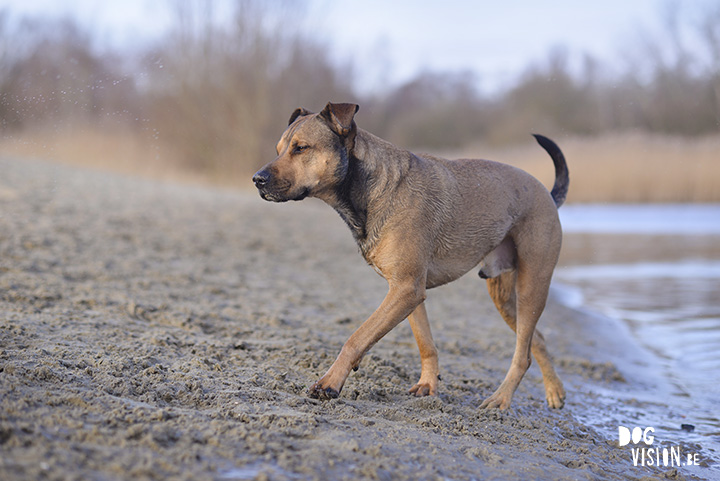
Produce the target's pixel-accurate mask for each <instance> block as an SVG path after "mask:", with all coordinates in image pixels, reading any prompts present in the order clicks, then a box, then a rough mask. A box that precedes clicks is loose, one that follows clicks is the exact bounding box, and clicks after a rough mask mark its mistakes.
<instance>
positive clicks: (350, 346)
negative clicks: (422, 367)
mask: <svg viewBox="0 0 720 481" xmlns="http://www.w3.org/2000/svg"><path fill="white" fill-rule="evenodd" d="M389 284H390V289H389V290H388V293H387V295H386V296H385V299H384V300H383V302H382V303H381V304H380V307H378V308H377V310H376V311H375V312H374V313H373V314H372V315H371V316H370V317H369V318H368V319H367V320H366V321H365V322H364V323H363V324H362V325H361V326H360V327H359V328H358V329H357V331H355V332H354V333H353V335H352V336H350V338H349V339H348V340H347V342H346V343H345V345H344V346H343V347H342V350H341V351H340V355H339V356H338V357H337V359H336V360H335V362H334V363H333V365H332V366H331V367H330V369H329V370H328V372H327V373H325V375H324V376H323V377H322V378H321V379H320V380H319V381H318V382H316V383H315V384H313V385H312V387H310V389H309V395H310V397H313V398H317V399H332V398H336V397H338V396H339V395H340V391H341V390H342V387H343V385H344V384H345V380H346V379H347V377H348V375H349V374H350V370H352V369H353V368H356V367H357V366H358V364H360V360H361V359H362V358H363V356H364V355H365V353H366V352H367V351H368V350H370V348H371V347H372V346H373V345H375V343H376V342H378V341H379V340H380V339H382V337H383V336H384V335H385V334H387V333H388V332H390V331H391V330H392V329H393V328H394V327H395V326H397V325H398V324H400V322H402V321H403V320H404V319H405V318H406V317H408V316H409V315H410V313H411V312H413V311H414V310H415V308H416V307H417V306H419V305H420V304H421V303H422V302H423V301H424V300H425V276H421V278H420V279H418V278H411V279H404V280H403V281H399V282H393V281H389Z"/></svg>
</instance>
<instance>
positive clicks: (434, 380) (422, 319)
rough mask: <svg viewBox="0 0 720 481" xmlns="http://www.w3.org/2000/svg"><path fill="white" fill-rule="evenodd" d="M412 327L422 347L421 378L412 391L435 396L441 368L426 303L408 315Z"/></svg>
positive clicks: (416, 393) (420, 347)
mask: <svg viewBox="0 0 720 481" xmlns="http://www.w3.org/2000/svg"><path fill="white" fill-rule="evenodd" d="M408 320H409V321H410V327H411V328H412V331H413V334H414V335H415V341H416V342H417V345H418V348H419V349H420V366H421V368H420V369H421V370H420V380H419V381H418V382H417V384H415V385H414V386H413V387H412V388H410V392H411V393H412V394H414V395H415V396H418V397H419V396H433V395H434V394H435V393H436V392H437V384H438V378H439V372H440V369H439V367H438V352H437V348H436V347H435V343H434V342H433V339H432V334H431V332H430V323H429V322H428V317H427V311H426V310H425V303H424V302H423V303H421V304H420V305H419V306H417V307H416V308H415V310H414V311H413V312H412V314H410V316H408Z"/></svg>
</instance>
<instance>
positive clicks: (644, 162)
mask: <svg viewBox="0 0 720 481" xmlns="http://www.w3.org/2000/svg"><path fill="white" fill-rule="evenodd" d="M556 140H557V142H558V144H559V145H560V147H561V148H562V150H563V152H564V153H565V157H566V159H567V162H568V168H569V170H570V181H571V183H570V193H569V195H568V201H570V202H720V137H704V138H681V137H663V136H659V135H649V134H637V133H635V134H624V135H611V136H601V137H594V138H566V139H563V138H558V139H556ZM451 156H452V157H480V158H489V159H493V160H498V161H501V162H506V163H509V164H512V165H515V166H517V167H520V168H522V169H524V170H526V171H528V172H530V173H531V174H532V175H534V176H536V177H537V178H538V179H540V180H541V181H542V182H543V183H544V184H545V185H547V186H550V185H552V182H553V169H552V164H550V162H549V160H548V158H547V155H546V154H545V153H544V152H543V151H542V149H541V148H540V147H539V146H538V145H536V144H535V143H534V142H532V140H530V141H529V142H528V143H527V144H526V145H523V146H520V147H515V148H508V149H501V150H498V149H491V148H488V149H485V148H483V147H482V146H474V147H472V148H469V149H465V150H462V151H459V152H454V153H452V155H451Z"/></svg>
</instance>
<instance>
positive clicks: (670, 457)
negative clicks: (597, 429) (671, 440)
mask: <svg viewBox="0 0 720 481" xmlns="http://www.w3.org/2000/svg"><path fill="white" fill-rule="evenodd" d="M654 433H655V428H652V427H647V428H645V429H643V428H640V427H634V428H632V430H630V429H629V428H626V427H625V426H618V444H619V445H620V447H622V446H627V445H628V444H630V443H631V442H632V443H633V445H634V447H632V448H631V450H630V451H631V454H632V463H633V466H657V467H671V468H677V467H681V466H697V465H699V464H700V460H699V459H698V453H687V454H685V455H683V453H682V449H681V447H680V446H670V447H669V448H661V447H652V446H653V443H654V442H655V436H654ZM640 443H642V444H644V445H645V446H644V447H641V446H638V445H639V444H640Z"/></svg>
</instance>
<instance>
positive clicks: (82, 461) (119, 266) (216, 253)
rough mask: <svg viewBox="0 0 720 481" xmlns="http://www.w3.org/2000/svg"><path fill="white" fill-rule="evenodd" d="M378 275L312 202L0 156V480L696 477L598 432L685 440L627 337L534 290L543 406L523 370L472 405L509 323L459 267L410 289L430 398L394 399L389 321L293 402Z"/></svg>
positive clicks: (401, 363)
mask: <svg viewBox="0 0 720 481" xmlns="http://www.w3.org/2000/svg"><path fill="white" fill-rule="evenodd" d="M385 292H386V283H385V281H384V280H383V279H381V278H380V277H378V276H377V275H376V274H375V273H374V272H373V270H372V269H371V268H369V267H368V266H367V265H366V264H365V263H364V261H363V260H362V258H361V256H360V255H359V254H358V252H357V248H356V246H355V244H354V242H353V239H352V236H351V235H350V233H349V231H348V230H347V228H346V227H345V225H344V223H343V222H342V221H341V220H340V218H339V217H338V216H337V214H336V213H335V212H333V211H332V210H331V209H330V208H328V207H327V206H325V205H324V204H322V203H321V202H319V201H314V200H306V201H303V202H300V203H288V204H282V205H278V204H270V203H267V202H264V201H262V200H261V199H260V198H259V197H258V196H257V195H256V194H255V193H252V192H238V191H231V190H225V191H223V190H218V189H212V188H204V187H198V186H189V185H183V184H179V183H163V182H158V181H153V180H146V179H145V180H141V179H135V178H132V177H125V176H121V175H118V174H109V173H105V172H98V171H92V170H84V169H78V168H72V167H67V166H61V165H56V164H50V163H44V162H40V161H25V160H23V161H14V160H10V159H0V479H2V480H5V481H12V480H41V479H42V480H45V479H47V480H124V479H133V480H145V479H148V480H150V479H173V480H250V479H257V480H305V479H308V480H315V479H317V480H329V479H333V480H345V479H347V480H350V479H379V480H405V479H428V480H443V479H454V480H465V479H525V480H533V479H543V480H544V479H553V480H578V479H580V480H583V479H587V480H595V479H601V480H626V479H638V480H639V479H658V478H671V479H702V478H705V477H709V476H711V474H712V473H710V471H709V468H704V467H702V466H701V467H699V468H694V469H689V468H687V467H682V466H681V467H675V468H673V467H664V466H663V467H657V466H650V467H648V466H646V467H640V466H637V467H635V466H633V463H632V458H631V455H630V446H624V447H621V446H618V439H617V426H618V423H623V422H625V423H628V424H626V425H627V426H631V427H632V426H634V425H636V424H630V423H638V424H637V425H642V424H639V423H641V422H642V417H641V416H640V415H639V414H638V413H642V412H647V411H653V412H658V411H661V412H663V413H665V414H664V415H665V417H666V418H668V419H669V420H670V421H669V423H668V425H669V426H671V427H672V428H673V429H676V432H674V433H673V435H672V436H673V437H672V439H671V440H672V442H673V443H674V444H678V445H681V446H682V448H683V452H684V453H685V452H688V453H692V452H697V453H699V458H700V459H701V460H705V461H703V462H704V463H706V464H707V458H708V455H707V454H706V453H704V452H703V449H702V446H699V445H696V444H692V443H690V444H688V443H684V442H683V436H682V430H681V429H680V426H681V424H682V423H683V422H685V421H684V417H683V416H684V415H685V414H686V413H681V412H674V410H673V407H672V406H669V405H666V404H664V401H663V399H664V398H663V393H664V387H663V386H662V385H661V383H660V381H659V380H658V379H657V378H656V377H655V376H652V375H650V374H651V373H652V371H653V368H654V366H653V361H652V358H650V357H648V356H647V355H646V353H643V351H642V349H641V348H639V347H638V346H637V345H636V344H634V343H633V342H632V340H631V339H630V338H629V336H628V335H627V332H626V330H624V329H623V328H622V327H621V326H619V325H618V324H616V323H612V322H610V321H609V320H607V319H604V318H601V317H599V316H592V315H591V314H589V313H586V312H582V311H580V310H573V309H570V308H568V307H565V306H563V305H562V304H561V303H559V302H557V300H556V299H555V298H551V299H550V302H549V305H548V307H547V309H546V311H545V313H544V315H543V317H542V318H541V320H540V325H539V327H540V329H541V330H542V331H543V333H544V334H545V337H546V339H547V341H548V345H549V348H550V350H551V353H552V354H553V356H554V358H555V360H556V364H557V367H558V374H559V375H560V376H561V378H562V379H563V381H564V382H565V387H566V390H567V392H568V399H567V404H566V406H565V408H564V409H563V410H560V411H555V410H550V409H548V408H547V407H546V406H545V399H544V390H543V386H542V379H541V376H540V372H539V369H538V368H537V366H533V367H532V368H531V370H530V371H529V372H528V374H527V375H526V377H525V379H524V380H523V382H522V384H521V385H520V388H519V389H518V391H517V393H516V394H515V397H514V400H513V405H512V407H511V409H510V410H508V411H506V412H500V411H494V410H490V411H484V410H479V409H478V406H479V404H480V402H481V401H482V400H483V399H484V398H485V397H487V396H489V395H490V394H491V393H492V392H493V391H494V390H495V388H496V387H497V386H498V385H499V383H500V382H501V380H502V379H503V377H504V375H505V372H506V370H507V368H508V366H509V363H510V358H511V356H512V352H513V346H514V335H513V333H512V331H510V329H509V328H508V327H507V326H506V325H505V324H504V322H503V321H502V320H501V318H500V316H499V314H498V313H497V311H496V310H495V308H494V307H493V305H492V302H491V301H490V298H489V296H488V294H487V292H486V290H485V285H484V282H482V281H481V280H480V279H478V277H477V275H476V273H475V272H471V273H470V274H468V275H467V276H465V277H464V278H462V279H460V280H459V281H457V282H455V283H453V284H451V285H449V286H445V287H442V288H439V289H435V290H432V291H429V292H428V300H427V306H428V314H429V317H430V320H431V325H432V330H433V335H434V338H435V340H436V343H437V346H438V349H439V351H440V366H441V374H442V381H441V382H440V387H439V395H438V396H435V397H428V398H414V397H412V396H410V395H409V394H408V393H407V390H408V389H409V388H410V387H411V386H412V385H413V384H414V383H415V382H416V381H417V379H418V378H419V375H420V362H419V355H418V352H417V347H416V345H415V343H414V339H413V337H412V333H411V331H410V328H409V326H408V324H407V322H405V323H403V324H401V325H400V326H398V328H396V329H395V330H394V331H393V332H391V333H390V334H389V335H388V336H386V338H384V339H383V340H381V341H380V343H379V344H378V345H377V346H375V347H374V348H373V349H372V350H371V351H370V353H369V354H368V355H367V356H366V358H365V359H364V360H363V362H362V364H361V365H360V369H359V371H358V372H356V373H353V374H352V375H351V376H350V378H349V379H348V382H347V384H346V385H345V388H344V390H343V392H342V394H341V396H340V398H339V399H336V400H332V401H328V402H320V401H317V400H313V399H309V398H308V397H307V395H306V390H307V388H308V387H309V386H310V385H311V384H312V383H313V382H314V381H316V380H317V379H318V377H319V376H320V375H322V374H323V373H324V372H325V370H326V369H327V368H328V367H329V366H330V364H331V363H332V361H333V360H334V358H335V356H336V355H337V353H338V352H339V349H340V347H341V346H342V344H343V342H344V341H345V340H346V338H347V337H348V336H349V335H350V334H351V333H352V332H353V330H354V329H355V328H356V327H357V326H359V325H360V323H362V322H363V321H364V320H365V319H366V318H367V316H368V315H369V314H370V313H371V312H372V311H373V310H374V309H375V307H376V306H377V305H378V304H379V302H380V301H381V300H382V298H383V297H384V295H385ZM641 393H647V394H646V395H644V396H643V395H641ZM603 420H604V421H603ZM613 433H614V434H613ZM708 473H709V474H708Z"/></svg>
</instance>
